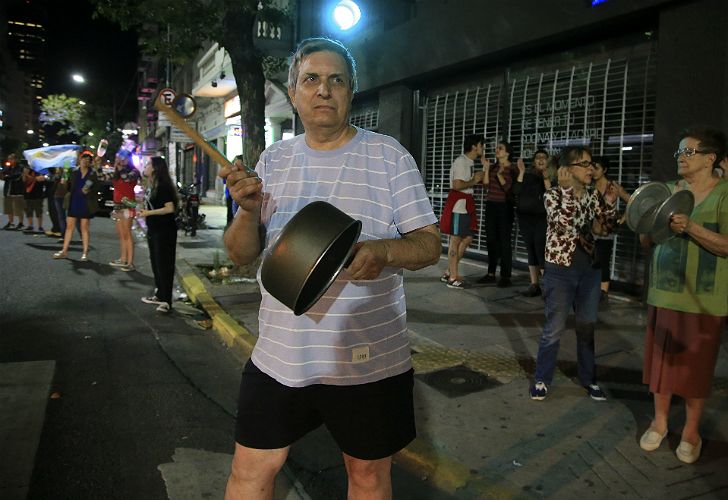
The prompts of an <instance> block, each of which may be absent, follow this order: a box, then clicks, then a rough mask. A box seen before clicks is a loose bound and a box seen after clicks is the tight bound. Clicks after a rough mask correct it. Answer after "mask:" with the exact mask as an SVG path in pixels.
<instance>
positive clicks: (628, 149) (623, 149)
mask: <svg viewBox="0 0 728 500" xmlns="http://www.w3.org/2000/svg"><path fill="white" fill-rule="evenodd" d="M622 151H632V146H622Z"/></svg>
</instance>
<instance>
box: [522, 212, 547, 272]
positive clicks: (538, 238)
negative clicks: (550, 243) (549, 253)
mask: <svg viewBox="0 0 728 500" xmlns="http://www.w3.org/2000/svg"><path fill="white" fill-rule="evenodd" d="M518 227H519V228H520V229H521V237H522V238H523V243H524V244H525V245H526V250H527V251H528V265H529V266H540V267H543V265H544V262H546V259H545V254H546V214H524V213H519V214H518Z"/></svg>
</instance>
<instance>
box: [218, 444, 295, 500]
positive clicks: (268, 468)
mask: <svg viewBox="0 0 728 500" xmlns="http://www.w3.org/2000/svg"><path fill="white" fill-rule="evenodd" d="M288 450H289V448H278V449H274V450H256V449H253V448H247V447H245V446H243V445H241V444H238V443H235V455H234V456H233V464H232V468H231V471H230V477H229V478H228V482H227V487H226V488H225V500H271V499H272V498H273V483H274V481H275V478H276V474H278V471H279V470H280V469H281V467H283V464H284V463H285V461H286V457H287V456H288Z"/></svg>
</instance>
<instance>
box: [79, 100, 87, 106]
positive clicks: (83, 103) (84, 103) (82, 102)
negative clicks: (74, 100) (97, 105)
mask: <svg viewBox="0 0 728 500" xmlns="http://www.w3.org/2000/svg"><path fill="white" fill-rule="evenodd" d="M78 103H79V104H80V105H81V106H85V105H86V101H78Z"/></svg>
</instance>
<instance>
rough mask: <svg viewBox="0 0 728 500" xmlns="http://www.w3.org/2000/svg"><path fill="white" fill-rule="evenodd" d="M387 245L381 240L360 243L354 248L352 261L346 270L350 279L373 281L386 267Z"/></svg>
mask: <svg viewBox="0 0 728 500" xmlns="http://www.w3.org/2000/svg"><path fill="white" fill-rule="evenodd" d="M387 253H388V251H387V244H386V243H385V242H384V241H383V240H369V241H362V242H359V243H357V244H356V246H355V247H354V260H352V261H351V264H349V267H347V268H346V270H347V271H348V272H349V275H350V276H351V279H354V280H373V279H375V278H377V277H378V276H379V274H380V273H381V272H382V269H384V267H385V266H386V265H387Z"/></svg>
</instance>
